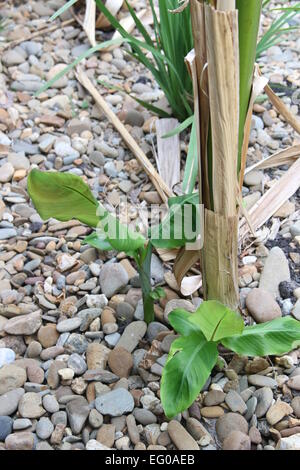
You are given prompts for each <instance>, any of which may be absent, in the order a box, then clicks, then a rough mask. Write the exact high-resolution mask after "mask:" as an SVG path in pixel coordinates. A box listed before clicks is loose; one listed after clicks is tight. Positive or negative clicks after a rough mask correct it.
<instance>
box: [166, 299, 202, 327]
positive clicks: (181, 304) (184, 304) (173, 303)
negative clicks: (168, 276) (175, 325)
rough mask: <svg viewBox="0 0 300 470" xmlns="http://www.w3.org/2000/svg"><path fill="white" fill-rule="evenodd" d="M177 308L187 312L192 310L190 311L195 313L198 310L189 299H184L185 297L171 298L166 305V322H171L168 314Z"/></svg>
mask: <svg viewBox="0 0 300 470" xmlns="http://www.w3.org/2000/svg"><path fill="white" fill-rule="evenodd" d="M177 308H179V309H183V310H186V311H187V312H190V313H194V311H195V310H196V307H195V306H194V305H193V304H192V303H191V302H189V301H188V300H183V299H172V300H169V302H168V303H167V305H166V306H165V311H164V320H165V322H166V323H169V321H168V315H169V314H170V313H171V312H172V311H173V310H176V309H177Z"/></svg>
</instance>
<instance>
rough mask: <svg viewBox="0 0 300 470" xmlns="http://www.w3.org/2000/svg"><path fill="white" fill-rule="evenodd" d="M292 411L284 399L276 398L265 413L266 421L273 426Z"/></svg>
mask: <svg viewBox="0 0 300 470" xmlns="http://www.w3.org/2000/svg"><path fill="white" fill-rule="evenodd" d="M291 413H293V408H292V407H291V406H290V405H289V404H288V403H285V402H284V401H281V400H278V401H277V402H276V403H275V404H274V405H272V406H271V407H270V408H269V410H268V412H267V415H266V418H267V421H268V423H269V424H270V425H271V426H274V425H275V424H277V423H278V422H279V421H281V420H282V419H283V418H284V417H285V416H288V415H289V414H291Z"/></svg>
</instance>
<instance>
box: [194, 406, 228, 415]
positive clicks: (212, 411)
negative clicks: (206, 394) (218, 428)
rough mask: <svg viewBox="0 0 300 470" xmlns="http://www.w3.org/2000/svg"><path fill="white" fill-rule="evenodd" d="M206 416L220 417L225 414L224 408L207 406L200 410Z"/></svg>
mask: <svg viewBox="0 0 300 470" xmlns="http://www.w3.org/2000/svg"><path fill="white" fill-rule="evenodd" d="M200 412H201V415H202V416H203V417H204V418H220V416H223V414H224V410H223V408H221V407H220V406H205V407H204V408H201V410H200Z"/></svg>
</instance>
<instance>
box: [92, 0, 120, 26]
mask: <svg viewBox="0 0 300 470" xmlns="http://www.w3.org/2000/svg"><path fill="white" fill-rule="evenodd" d="M94 3H95V2H94ZM123 3H124V0H106V2H105V6H106V8H107V9H108V10H109V11H110V13H111V14H112V15H114V16H116V15H117V14H118V13H119V11H120V10H121V8H122V5H123ZM110 27H111V24H110V22H109V21H108V19H107V18H106V16H105V15H103V13H100V15H99V16H98V17H97V20H96V28H99V29H108V28H110Z"/></svg>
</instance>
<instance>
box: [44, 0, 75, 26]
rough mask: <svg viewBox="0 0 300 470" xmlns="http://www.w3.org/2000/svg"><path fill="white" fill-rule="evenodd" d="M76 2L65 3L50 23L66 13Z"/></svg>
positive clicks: (54, 14) (72, 0)
mask: <svg viewBox="0 0 300 470" xmlns="http://www.w3.org/2000/svg"><path fill="white" fill-rule="evenodd" d="M77 1H78V0H69V1H68V2H67V3H65V4H64V5H63V6H62V7H60V8H59V9H58V10H57V11H56V12H55V13H53V15H52V16H51V18H50V21H53V20H55V19H56V18H57V17H58V16H60V15H62V14H63V13H64V12H65V11H67V10H68V9H69V8H70V7H71V6H72V5H74V3H76V2H77Z"/></svg>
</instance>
